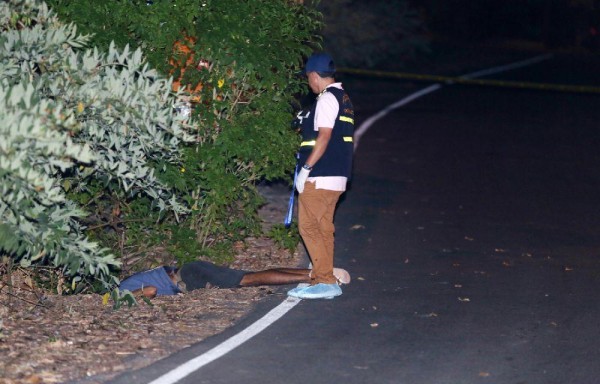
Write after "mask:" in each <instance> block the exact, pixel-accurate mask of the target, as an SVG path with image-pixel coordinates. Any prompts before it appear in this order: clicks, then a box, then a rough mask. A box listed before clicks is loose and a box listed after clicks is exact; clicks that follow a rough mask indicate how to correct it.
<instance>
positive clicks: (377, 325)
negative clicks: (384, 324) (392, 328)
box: [371, 323, 379, 328]
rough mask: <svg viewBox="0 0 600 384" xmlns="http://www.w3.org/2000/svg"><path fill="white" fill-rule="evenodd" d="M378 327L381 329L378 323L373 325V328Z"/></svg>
mask: <svg viewBox="0 0 600 384" xmlns="http://www.w3.org/2000/svg"><path fill="white" fill-rule="evenodd" d="M377 327H379V324H378V323H371V328H377Z"/></svg>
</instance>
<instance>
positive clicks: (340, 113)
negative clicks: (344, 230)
mask: <svg viewBox="0 0 600 384" xmlns="http://www.w3.org/2000/svg"><path fill="white" fill-rule="evenodd" d="M304 74H305V75H306V77H307V80H308V85H309V87H310V89H311V90H312V91H313V92H314V93H315V94H317V98H316V100H315V103H314V104H313V105H312V107H311V108H310V110H309V111H308V113H306V115H304V116H302V123H301V133H302V144H301V145H300V158H299V162H300V163H299V164H301V165H302V168H301V170H300V172H299V173H298V175H297V177H296V189H297V190H298V193H299V194H300V198H299V201H298V221H299V229H300V236H302V240H303V241H304V244H305V245H306V249H307V250H308V254H309V256H310V259H311V262H312V268H313V270H312V275H311V282H310V286H308V287H298V288H294V289H292V290H290V291H289V292H288V295H289V296H294V297H299V298H302V299H332V298H334V297H335V296H339V295H341V294H342V290H341V288H340V287H339V285H338V284H337V283H336V278H335V277H334V275H333V244H334V232H335V227H334V225H333V215H334V212H335V207H336V204H337V202H338V199H339V197H340V196H341V195H342V193H344V191H345V190H346V184H347V182H348V180H349V179H350V173H351V171H352V154H353V148H354V145H353V141H352V135H353V133H354V107H353V106H352V102H351V101H350V97H348V94H347V93H346V91H344V89H343V88H342V84H341V83H338V82H336V81H335V78H334V75H335V65H334V62H333V59H332V58H331V56H329V55H328V54H326V53H316V54H313V55H312V56H311V57H310V58H309V59H308V61H307V62H306V66H305V69H304Z"/></svg>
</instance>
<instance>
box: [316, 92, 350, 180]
mask: <svg viewBox="0 0 600 384" xmlns="http://www.w3.org/2000/svg"><path fill="white" fill-rule="evenodd" d="M329 87H335V88H339V89H343V88H342V83H333V84H329V85H328V86H327V88H329ZM327 88H326V89H327ZM339 111H340V104H339V103H338V101H337V99H336V98H335V96H334V95H333V94H332V93H331V92H322V93H321V94H320V95H319V96H317V107H316V108H315V116H314V119H315V131H318V130H319V127H321V128H331V129H333V127H334V126H335V120H336V118H337V116H338V113H339ZM313 165H314V164H313ZM307 181H309V182H311V183H316V184H315V188H316V189H327V190H330V191H342V192H343V191H345V190H346V184H347V183H348V178H347V177H345V176H317V177H309V178H308V179H307Z"/></svg>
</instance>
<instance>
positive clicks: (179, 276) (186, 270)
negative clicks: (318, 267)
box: [119, 261, 350, 299]
mask: <svg viewBox="0 0 600 384" xmlns="http://www.w3.org/2000/svg"><path fill="white" fill-rule="evenodd" d="M311 272H312V271H311V270H310V269H303V268H272V269H266V270H263V271H256V272H251V271H244V270H241V269H232V268H227V267H220V266H218V265H215V264H213V263H209V262H206V261H193V262H190V263H186V264H184V265H182V266H181V268H175V267H170V266H162V267H158V268H154V269H151V270H148V271H143V272H138V273H136V274H134V275H131V276H129V277H128V278H126V279H124V280H123V281H121V284H120V285H119V289H121V290H125V289H127V290H129V291H131V293H132V294H133V295H135V296H139V295H142V296H144V297H146V298H149V299H151V298H153V297H155V296H162V295H176V294H178V293H183V292H187V291H193V290H195V289H202V288H212V287H218V288H240V287H256V286H260V285H286V284H299V283H310V280H311ZM334 275H335V277H336V279H337V281H338V284H348V283H349V282H350V274H349V273H348V272H347V271H346V270H344V269H341V268H334Z"/></svg>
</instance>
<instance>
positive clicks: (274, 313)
mask: <svg viewBox="0 0 600 384" xmlns="http://www.w3.org/2000/svg"><path fill="white" fill-rule="evenodd" d="M549 58H550V55H543V56H537V57H534V58H532V59H529V60H524V61H519V62H517V63H513V64H508V65H504V66H500V67H494V68H490V69H485V70H482V71H478V72H473V73H470V74H467V75H463V76H462V77H465V78H475V77H481V76H485V75H490V74H494V73H499V72H504V71H508V70H511V69H516V68H520V67H524V66H527V65H531V64H535V63H538V62H540V61H543V60H547V59H549ZM441 87H442V85H441V84H434V85H430V86H429V87H426V88H423V89H421V90H420V91H417V92H415V93H413V94H411V95H409V96H407V97H405V98H403V99H401V100H399V101H397V102H395V103H393V104H390V105H389V106H387V107H386V108H384V109H383V110H381V111H380V112H378V113H376V114H375V115H373V116H371V117H370V118H368V119H367V120H365V122H364V123H362V124H361V126H360V127H359V128H358V129H357V130H356V131H355V133H354V143H355V144H354V150H355V151H356V148H357V147H358V141H359V139H360V137H361V136H362V135H364V134H365V133H366V132H367V130H368V129H369V128H370V127H371V126H372V125H373V124H374V123H375V122H376V121H377V120H379V119H381V118H383V117H384V116H385V115H387V114H388V113H390V112H391V111H393V110H394V109H396V108H400V107H402V106H403V105H406V104H408V103H410V102H412V101H414V100H416V99H418V98H420V97H423V96H425V95H427V94H429V93H431V92H434V91H437V90H438V89H440V88H441ZM303 285H307V284H299V286H303ZM299 302H300V299H297V298H294V297H288V298H287V299H285V300H284V301H283V302H282V303H281V304H279V305H278V306H277V307H275V308H273V309H272V310H271V311H269V313H267V314H266V315H264V316H263V317H261V318H260V319H259V320H257V321H255V322H254V323H252V324H251V325H250V326H249V327H248V328H246V329H244V330H242V331H240V332H239V333H238V334H236V335H234V336H232V337H230V338H229V339H227V340H225V341H224V342H222V343H221V344H219V345H217V346H216V347H214V348H212V349H211V350H209V351H207V352H205V353H203V354H202V355H200V356H197V357H195V358H193V359H191V360H188V361H187V362H185V363H183V364H182V365H180V366H178V367H176V368H174V369H172V370H171V371H169V372H167V373H165V374H164V375H162V376H160V377H159V378H157V379H155V380H153V381H151V382H150V383H148V384H174V383H177V382H178V381H179V380H181V379H183V378H184V377H187V376H188V375H190V374H191V373H193V372H195V371H197V370H198V369H200V368H202V367H203V366H205V365H206V364H208V363H210V362H212V361H214V360H216V359H218V358H220V357H222V356H224V355H225V354H227V353H229V352H231V351H232V350H234V349H235V348H237V347H239V346H240V345H242V344H243V343H245V342H246V341H248V340H250V339H251V338H253V337H254V336H256V335H258V334H259V333H260V332H262V331H263V330H265V329H266V328H267V327H268V326H270V325H271V324H273V323H274V322H276V321H277V320H279V319H280V318H281V317H282V316H283V315H285V314H286V313H287V312H288V311H289V310H290V309H292V308H294V307H295V306H296V304H298V303H299Z"/></svg>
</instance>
